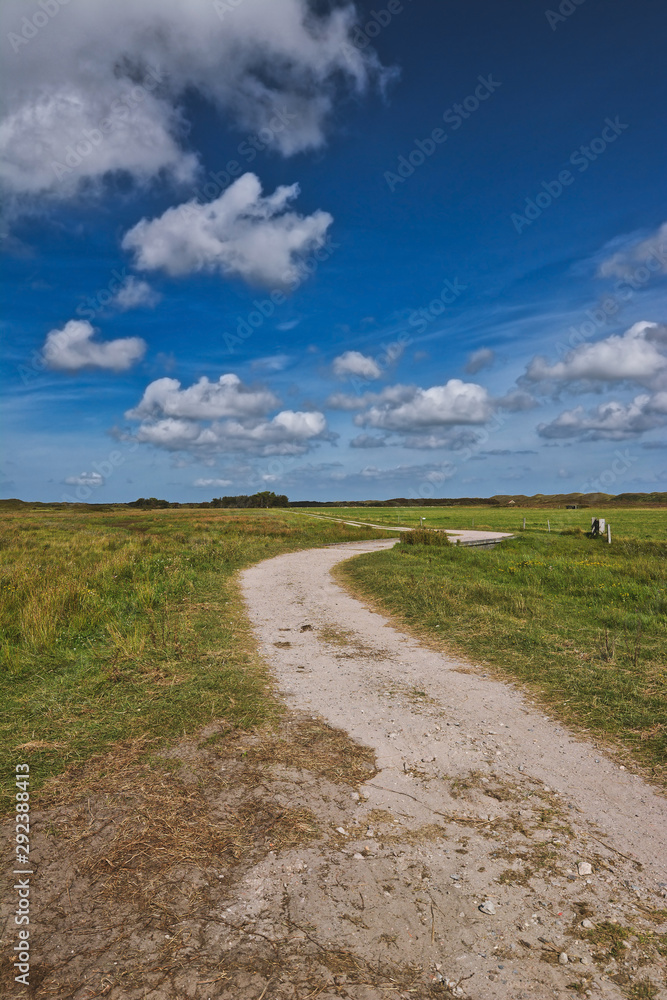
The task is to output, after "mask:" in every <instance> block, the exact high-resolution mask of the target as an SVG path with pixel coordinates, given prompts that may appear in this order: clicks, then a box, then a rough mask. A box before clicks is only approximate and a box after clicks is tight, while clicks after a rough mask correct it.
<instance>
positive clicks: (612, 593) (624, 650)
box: [339, 508, 667, 782]
mask: <svg viewBox="0 0 667 1000" xmlns="http://www.w3.org/2000/svg"><path fill="white" fill-rule="evenodd" d="M431 512H433V517H432V519H431V518H430V517H429V518H428V520H427V522H426V523H427V524H429V523H431V525H432V526H435V522H436V521H437V522H438V523H439V524H442V523H443V522H444V523H445V524H446V525H447V526H448V527H466V526H470V521H471V520H472V516H473V512H471V511H469V510H468V509H466V510H465V511H463V512H461V511H450V510H445V511H437V512H436V511H433V509H431V510H428V511H426V512H424V511H422V512H421V513H422V515H423V514H424V513H426V514H427V516H428V515H429V514H431ZM366 513H367V514H368V512H366ZM386 513H388V512H387V511H386V510H385V514H386ZM413 513H414V520H413V523H416V521H417V520H418V518H419V516H420V512H419V511H418V510H414V509H413V510H410V511H409V514H410V515H412V514H413ZM480 513H481V512H480ZM520 513H521V512H520ZM530 513H532V515H533V517H535V511H531V512H530ZM603 513H604V512H603V511H600V514H603ZM516 514H517V512H515V511H511V512H506V511H499V512H497V514H496V512H494V511H489V510H488V508H487V509H485V510H484V513H483V514H482V515H481V517H480V520H481V519H482V517H483V519H484V520H483V524H484V525H488V526H489V527H492V528H497V529H503V530H508V529H509V528H511V527H512V522H511V518H510V516H509V515H512V516H513V517H514V520H515V521H516ZM469 515H470V516H469ZM542 515H543V512H539V514H538V517H542ZM565 515H567V520H568V521H569V525H568V528H567V530H568V531H572V530H573V529H576V527H577V524H576V521H577V520H578V522H579V525H581V524H582V522H583V525H585V522H586V518H588V524H589V525H590V514H589V513H588V512H586V511H584V512H581V511H567V512H564V511H554V512H553V520H552V532H551V534H548V533H546V531H544V530H537V528H534V529H533V530H526V531H525V532H523V531H519V532H517V534H516V536H515V537H514V538H512V539H509V540H506V541H504V542H503V543H502V544H501V545H499V546H497V547H496V548H494V549H470V548H464V547H461V546H456V545H445V546H435V545H406V544H399V545H397V546H395V547H394V548H393V549H391V550H389V551H385V552H380V553H373V554H369V555H364V556H361V557H359V558H357V559H354V560H351V561H349V562H347V563H345V564H343V566H342V567H341V569H340V570H339V572H340V574H341V578H342V579H343V580H344V582H346V583H347V584H348V585H349V586H351V587H352V589H353V590H354V591H355V592H356V593H358V594H360V595H362V596H364V597H370V598H373V599H375V600H376V602H378V603H379V605H380V607H381V608H383V609H385V610H387V611H389V612H391V613H392V614H393V615H395V616H397V617H398V619H399V621H400V622H402V623H404V624H405V625H406V626H407V627H408V628H409V629H411V630H413V631H415V632H417V634H420V635H423V636H427V637H429V638H430V639H431V640H436V641H437V642H438V643H439V644H441V645H444V646H445V647H446V648H448V649H449V650H451V651H454V652H456V653H459V654H462V655H464V656H466V657H470V658H472V659H474V660H475V661H477V662H478V663H479V662H481V663H485V664H488V665H489V666H490V667H491V668H492V670H493V672H494V673H497V674H500V675H502V676H506V677H509V678H513V679H516V680H519V681H521V682H524V683H526V684H527V685H528V686H529V687H530V689H531V690H532V691H533V692H534V694H536V695H537V696H538V698H539V699H540V700H541V701H542V703H544V704H546V705H548V706H549V708H550V710H551V711H552V712H553V713H554V714H556V715H558V716H559V717H560V718H561V719H562V720H563V721H565V722H566V723H568V724H570V725H573V726H575V727H576V728H579V729H584V730H587V731H590V732H591V733H592V734H594V735H595V736H597V737H599V738H600V739H602V740H607V741H611V742H612V743H614V744H615V745H616V746H617V747H619V748H625V749H626V750H628V751H629V752H630V754H631V756H632V758H633V759H634V760H635V761H637V762H638V763H640V764H641V765H642V766H644V767H646V768H647V769H648V771H649V773H650V774H652V776H653V777H654V779H655V780H658V781H663V782H664V781H665V780H667V768H666V763H667V589H666V588H667V579H666V573H665V567H666V566H667V542H666V541H665V540H664V539H665V535H666V529H667V512H666V511H653V510H650V511H637V510H633V511H631V512H625V511H623V512H622V511H615V512H614V514H613V518H614V519H613V521H612V524H615V525H616V529H617V530H616V533H615V534H614V540H613V542H612V545H608V544H607V543H606V542H603V541H602V540H593V539H589V538H587V537H586V536H585V535H583V534H559V533H556V531H555V530H553V527H554V521H555V522H556V524H558V519H561V523H562V522H564V521H565V520H566V517H565ZM394 516H395V515H394ZM521 516H523V515H522V513H521ZM372 517H373V518H374V517H375V511H373V512H372ZM466 519H467V520H468V524H467V525H466ZM378 520H379V519H378ZM382 520H383V521H384V520H385V519H384V518H382ZM573 522H574V523H573ZM387 523H388V519H387ZM475 526H476V527H481V526H482V525H478V524H477V517H475ZM563 526H565V525H563ZM656 537H658V538H659V539H661V540H659V541H652V540H649V539H654V538H656Z"/></svg>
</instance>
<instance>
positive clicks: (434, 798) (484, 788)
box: [241, 540, 667, 1000]
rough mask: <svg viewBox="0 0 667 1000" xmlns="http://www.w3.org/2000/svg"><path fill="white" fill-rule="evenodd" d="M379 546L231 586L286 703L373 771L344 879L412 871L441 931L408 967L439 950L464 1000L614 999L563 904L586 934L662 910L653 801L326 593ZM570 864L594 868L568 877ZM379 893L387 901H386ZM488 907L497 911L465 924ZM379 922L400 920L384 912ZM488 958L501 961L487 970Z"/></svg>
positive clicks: (507, 699) (519, 710)
mask: <svg viewBox="0 0 667 1000" xmlns="http://www.w3.org/2000/svg"><path fill="white" fill-rule="evenodd" d="M394 544H395V542H394V541H393V540H377V541H375V540H374V541H365V542H363V541H362V542H352V543H345V544H342V545H336V546H327V547H326V548H322V549H309V550H306V551H302V552H296V553H293V554H289V555H282V556H278V557H276V558H273V559H270V560H267V561H265V562H262V563H259V564H257V565H255V566H253V567H251V568H249V569H247V570H245V571H244V572H243V573H242V575H241V583H242V589H243V593H244V596H245V601H246V603H247V607H248V611H249V614H250V618H251V621H252V623H253V626H254V629H255V632H256V635H257V637H258V639H259V643H260V647H261V652H262V654H263V655H264V656H265V657H266V659H267V660H268V662H269V663H270V665H271V667H272V669H273V671H274V674H275V677H276V679H277V683H278V686H279V689H280V691H281V693H282V696H283V697H284V699H285V701H286V703H287V705H288V706H289V707H291V708H293V709H297V710H301V711H306V712H308V713H312V714H316V715H320V716H322V717H324V718H325V719H326V720H327V721H328V722H329V723H330V724H331V725H333V726H337V727H340V728H342V729H344V730H346V731H347V732H348V733H349V734H350V735H351V736H352V737H353V738H354V739H356V740H358V741H360V742H362V743H364V744H365V745H367V746H371V747H373V748H374V749H375V751H376V754H377V760H378V766H379V768H380V773H379V774H378V775H377V776H376V777H375V778H373V779H372V780H371V781H370V782H367V783H366V786H365V787H364V788H363V789H362V797H361V799H360V800H359V802H358V803H356V804H355V805H354V809H355V817H356V818H355V819H354V820H353V821H351V822H352V826H353V828H354V829H355V830H356V831H357V832H356V833H355V834H354V837H352V833H350V836H351V837H352V839H351V840H350V843H349V849H348V850H347V855H349V856H350V857H351V856H352V855H353V856H354V857H355V858H357V859H358V864H359V865H362V859H366V862H364V864H365V867H364V874H363V876H362V875H361V874H360V876H359V877H360V878H365V879H370V880H371V882H372V879H373V875H372V871H373V867H372V866H373V864H375V863H379V861H380V859H382V860H383V863H385V862H386V861H387V858H389V859H390V860H391V859H392V858H393V860H392V864H394V863H395V869H396V873H397V875H396V878H397V884H398V882H400V880H401V877H402V875H401V873H404V872H405V871H406V868H407V870H408V871H409V870H410V869H411V868H413V867H414V865H423V866H424V871H428V875H424V876H423V878H424V880H425V881H424V882H423V883H419V886H422V888H421V889H420V888H419V886H418V887H417V890H415V891H417V892H418V893H421V895H420V896H418V897H417V899H420V898H422V897H423V898H425V894H426V895H429V896H430V899H431V913H434V912H436V911H434V910H433V906H434V905H435V906H436V910H437V912H439V913H441V914H448V915H449V916H448V920H449V925H450V926H449V927H448V928H447V930H446V932H443V933H444V936H443V937H441V938H438V935H437V934H436V932H435V929H434V928H435V926H436V925H435V923H434V924H433V926H432V927H431V935H430V940H429V937H428V935H424V934H422V935H421V943H420V944H417V943H416V938H417V937H419V936H418V935H416V936H415V940H412V938H413V935H412V933H409V932H408V933H409V936H410V938H411V940H412V943H411V946H410V947H411V948H412V951H409V954H411V955H412V958H413V959H415V960H417V959H419V960H420V961H422V962H423V963H424V964H425V966H428V965H429V963H431V964H432V967H433V968H435V965H434V964H433V963H435V962H436V961H437V956H438V954H440V956H441V957H442V954H443V952H444V951H446V950H447V949H446V948H445V945H444V943H443V942H445V941H446V942H449V943H450V944H451V951H452V957H451V962H452V963H454V965H455V966H456V971H457V975H458V976H459V979H460V978H461V977H462V976H468V975H469V976H471V977H472V979H471V983H470V984H467V985H466V987H465V989H466V991H467V992H466V995H470V996H472V997H475V998H477V997H480V998H486V997H494V998H505V997H506V998H507V1000H510V998H511V1000H515V998H517V997H520V996H524V995H525V996H528V995H530V996H531V997H535V996H537V997H542V996H545V997H546V996H552V995H554V992H553V991H554V990H555V991H556V994H557V995H560V992H558V991H559V990H561V989H563V988H564V986H565V985H566V984H567V983H568V982H572V981H573V979H576V978H577V976H579V977H580V978H581V977H582V976H583V977H584V979H585V978H586V976H589V977H591V979H590V982H591V984H592V988H593V990H594V991H597V992H594V995H595V996H603V997H616V998H620V997H622V996H623V995H624V994H623V992H622V990H621V989H620V987H619V986H618V985H617V984H615V983H614V982H612V981H611V979H610V978H609V977H610V976H611V975H612V972H613V971H615V969H616V966H615V964H614V962H613V961H611V959H610V961H611V965H610V966H609V968H608V969H607V973H606V974H605V973H604V972H603V971H602V970H601V969H596V967H595V965H594V955H593V954H592V950H593V948H592V945H591V944H590V943H587V942H586V941H585V936H586V933H587V932H586V931H584V930H577V932H576V934H575V937H574V942H575V943H573V939H572V937H571V936H568V931H569V930H570V928H571V927H578V925H579V923H580V919H581V912H583V911H581V910H579V911H577V909H576V905H575V904H577V901H578V902H579V903H581V901H582V900H585V901H587V903H588V904H590V913H591V914H592V915H593V922H594V923H596V922H598V921H602V920H613V921H620V922H621V923H627V922H634V924H635V925H636V926H639V925H640V924H641V920H642V916H643V914H644V913H645V912H646V908H649V909H650V908H660V907H665V906H666V905H667V904H666V902H665V898H664V897H665V896H666V895H667V801H666V799H665V798H664V797H663V796H662V795H661V794H660V793H659V792H658V791H656V790H654V789H653V788H651V787H650V786H649V785H647V784H646V783H645V782H644V781H643V780H642V779H641V778H640V777H639V776H638V775H635V774H633V773H631V772H630V771H628V770H621V769H619V765H618V764H617V763H614V762H613V761H612V760H611V759H610V758H608V757H607V756H605V755H604V754H603V753H602V752H600V751H599V750H598V749H596V748H595V746H594V745H592V744H591V743H589V742H586V741H584V740H582V739H579V738H575V737H574V736H572V735H571V734H570V733H569V732H568V731H567V730H566V729H565V728H564V727H563V726H562V725H560V724H559V723H558V722H556V721H554V720H551V719H549V718H547V717H545V715H544V712H543V711H541V710H539V708H536V707H535V706H534V705H532V704H531V703H530V701H529V700H528V699H527V697H526V696H525V695H524V694H522V693H521V692H520V691H519V690H518V689H517V688H515V687H514V686H512V684H511V683H509V682H508V683H503V682H499V681H495V680H492V679H490V678H488V677H486V676H485V675H484V673H483V668H474V667H471V665H470V664H465V663H463V662H461V661H458V660H456V659H455V658H452V657H449V656H446V655H445V654H443V653H439V652H437V651H434V650H433V649H430V648H427V647H425V646H422V645H420V644H419V643H418V642H417V641H416V640H415V639H413V638H411V637H409V636H407V635H405V634H404V633H401V632H400V631H397V630H396V629H395V628H394V627H393V626H391V625H390V624H389V622H388V621H387V619H385V618H384V617H382V616H381V615H380V614H377V613H375V612H373V611H370V610H369V609H368V608H366V607H364V606H363V604H362V603H361V602H360V601H358V600H356V599H355V598H353V597H352V596H350V595H349V594H348V593H346V592H345V591H344V590H342V589H341V588H340V587H339V586H338V585H337V584H336V583H335V582H334V580H333V578H332V576H331V573H330V571H331V569H332V568H333V567H334V566H335V565H336V564H337V563H339V562H341V561H342V560H344V559H348V558H350V557H352V556H355V555H358V554H362V553H366V552H374V551H378V550H382V549H385V548H389V547H391V546H392V545H394ZM369 809H376V810H388V811H390V812H391V813H392V814H394V815H395V816H396V817H398V822H399V826H400V830H401V831H402V834H401V835H402V836H404V838H405V842H404V843H403V844H401V845H400V847H396V843H397V841H396V839H395V838H394V839H393V840H391V843H393V844H394V847H393V848H392V849H391V850H389V849H388V848H387V843H386V842H385V843H383V842H382V836H385V840H386V830H385V834H384V835H381V834H380V833H378V831H376V830H373V829H371V830H370V832H369V831H368V830H367V826H368V825H369V821H368V820H367V818H366V817H367V814H368V810H369ZM373 815H380V814H379V813H378V814H373ZM445 817H446V819H445ZM443 821H444V825H445V826H446V828H447V837H446V839H445V840H437V834H436V832H435V830H436V828H435V827H434V826H433V824H436V825H437V824H440V825H442V824H443ZM355 823H356V824H357V825H358V824H361V825H360V826H358V829H357V827H355V826H354V824H355ZM429 824H430V826H428V825H429ZM370 825H371V826H374V825H375V823H374V822H373V821H370ZM431 828H432V835H433V837H436V839H435V841H433V840H431V841H428V840H427V841H426V842H425V844H422V845H421V846H420V843H421V842H420V840H419V836H421V834H419V835H418V833H415V830H417V831H419V830H420V829H424V830H425V829H431ZM392 829H393V828H392ZM349 832H350V831H348V833H349ZM355 838H356V839H355ZM415 838H416V839H415ZM390 839H391V838H390ZM459 845H461V846H459ZM343 850H344V852H345V849H343ZM387 850H389V853H387ZM499 850H500V854H499V853H498V852H499ZM503 851H504V857H503ZM545 857H546V858H547V860H546V861H545ZM580 862H585V863H588V864H590V865H591V868H592V871H590V872H588V870H587V869H582V874H579V869H578V864H579V863H580ZM533 868H534V869H535V874H533V875H530V870H531V869H533ZM507 871H510V872H512V871H515V872H516V876H517V877H516V880H514V879H513V877H512V875H511V874H510V875H509V876H508V875H507ZM527 871H528V875H527V874H526V873H527ZM503 872H505V875H503ZM378 877H379V876H378ZM384 877H386V874H385V876H384ZM498 879H500V881H498ZM404 881H405V880H404ZM365 884H366V883H365ZM369 884H370V883H369ZM368 891H369V892H370V889H369V890H368ZM396 891H398V890H396ZM402 891H403V892H404V893H408V889H407V888H404V889H403V890H402ZM410 892H412V895H411V896H410V899H409V900H408V899H407V896H406V898H405V899H404V912H403V911H401V912H402V913H403V916H404V919H405V921H406V926H409V925H410V918H409V914H410V913H413V912H418V913H421V911H420V910H419V906H418V903H416V902H415V901H414V898H415V897H414V891H413V890H412V889H410ZM438 893H439V894H440V895H438ZM384 894H385V896H389V895H391V899H392V901H393V900H394V898H396V899H398V897H394V890H392V892H391V894H390V893H389V892H388V891H387V892H385V893H384ZM408 894H409V893H408ZM487 897H489V898H491V900H492V902H493V904H494V906H495V907H496V913H495V915H491V914H486V915H485V914H483V913H482V912H479V910H478V906H479V905H480V904H483V902H484V900H485V899H486V898H487ZM387 905H389V904H387ZM392 905H393V903H392ZM397 905H398V904H397ZM415 906H416V907H417V910H416V911H415V910H414V907H415ZM410 907H412V908H413V909H412V910H411V909H410ZM452 907H453V908H454V909H456V908H460V909H461V913H460V914H459V913H458V909H456V913H455V912H454V910H453V909H452ZM578 912H579V916H577V913H578ZM311 917H312V922H313V923H315V924H316V923H317V918H316V915H313V914H311ZM304 919H305V918H304ZM323 919H325V918H323ZM384 919H385V918H384V917H383V916H382V914H381V913H380V914H378V915H376V917H375V918H374V920H371V918H370V917H367V916H366V915H365V916H364V920H365V926H366V925H367V926H366V930H358V931H357V932H355V934H356V936H355V941H356V943H357V945H358V946H359V947H360V948H362V949H363V948H364V947H365V948H366V949H367V950H368V951H369V953H372V952H373V949H374V948H375V945H376V944H377V942H378V941H379V940H380V939H382V932H381V928H382V926H383V920H384ZM386 919H387V920H389V919H390V917H389V915H387V917H386ZM415 919H416V917H415ZM420 919H421V918H420ZM326 920H330V915H329V916H328V917H326ZM429 920H430V918H429ZM391 921H394V923H395V922H396V921H399V922H400V920H399V918H398V917H396V916H395V914H394V913H393V911H392V915H391ZM445 922H447V921H445ZM422 923H423V921H422ZM392 926H393V925H392ZM416 926H419V925H416ZM648 926H653V925H650V924H647V927H648ZM517 928H518V929H517ZM662 929H663V930H664V929H665V928H664V927H663V928H662ZM540 932H541V933H540ZM322 933H324V930H323V931H322ZM387 933H388V932H387ZM531 935H532V937H531ZM399 937H400V935H399ZM494 941H495V942H496V944H495V945H494ZM438 942H440V944H438ZM522 942H523V943H522ZM545 942H546V943H545ZM501 945H502V947H503V949H505V950H504V951H502V952H501V956H502V955H505V956H506V959H505V961H504V962H503V961H501V962H498V960H497V955H495V956H494V948H495V949H496V950H497V949H498V948H499V947H500V946H501ZM378 947H379V945H378ZM395 947H396V948H398V947H399V945H398V944H396V945H395ZM438 948H439V950H438ZM530 948H533V949H536V950H535V951H530V950H528V949H530ZM540 949H542V957H543V956H544V954H547V957H548V954H550V952H549V951H548V949H551V950H552V952H553V953H554V954H555V953H556V952H560V951H561V949H562V951H567V952H568V953H569V957H570V964H569V967H567V968H562V967H560V966H559V965H558V963H557V962H556V964H555V965H554V964H551V963H549V962H547V963H546V964H545V962H544V961H542V962H540V961H538V958H539V957H540ZM545 949H546V951H545ZM554 949H555V950H556V951H555V952H554V951H553V950H554ZM398 954H399V953H398V952H397V955H398ZM631 954H632V953H631V951H628V952H627V955H628V956H630V955H631ZM401 955H402V953H401ZM508 956H509V957H508ZM552 957H553V956H552ZM637 961H638V962H639V959H638V960H637ZM572 962H576V963H577V969H576V970H574V969H573V968H572ZM619 962H620V960H619ZM626 965H628V966H631V962H630V961H628V962H626ZM637 967H638V968H639V965H638V966H637ZM510 969H511V973H510ZM647 969H648V972H649V973H650V972H651V971H652V966H650V964H649V965H645V966H644V971H646V970H647ZM575 972H576V975H575ZM435 974H436V973H434V975H435ZM437 974H439V973H437ZM459 974H460V975H459ZM637 975H639V973H637ZM662 975H664V970H663V973H662ZM586 982H588V980H586ZM473 983H474V985H475V990H473V989H472V984H473ZM539 983H542V984H543V985H542V986H539V985H536V984H539ZM522 990H526V991H528V992H526V993H525V994H524V993H523V992H522ZM540 990H542V991H543V992H540ZM659 995H662V994H659Z"/></svg>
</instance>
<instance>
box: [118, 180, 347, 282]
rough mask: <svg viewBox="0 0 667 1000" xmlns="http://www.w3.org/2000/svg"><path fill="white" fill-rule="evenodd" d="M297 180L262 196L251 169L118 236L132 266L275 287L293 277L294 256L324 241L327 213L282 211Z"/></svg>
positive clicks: (298, 257)
mask: <svg viewBox="0 0 667 1000" xmlns="http://www.w3.org/2000/svg"><path fill="white" fill-rule="evenodd" d="M298 194H299V186H298V184H292V185H291V186H289V187H287V186H282V187H279V188H277V189H276V191H275V192H274V193H273V194H272V195H268V196H266V197H264V196H263V195H262V186H261V184H260V182H259V179H258V178H257V177H256V176H255V174H251V173H247V174H244V175H243V176H242V177H239V179H238V180H237V181H235V182H234V183H233V184H232V185H231V186H230V187H228V188H227V189H226V190H225V191H223V193H222V194H221V195H220V196H219V198H217V199H216V200H215V201H212V202H208V203H207V204H199V203H198V202H197V201H194V200H193V201H189V202H186V203H185V204H183V205H179V206H177V207H175V208H168V209H167V211H166V212H165V213H164V214H163V215H161V216H160V217H159V218H157V219H152V220H150V221H149V220H148V219H142V220H141V222H138V223H137V225H136V226H134V227H133V228H132V229H130V230H129V232H127V233H126V234H125V237H124V239H123V248H124V249H125V250H131V251H134V253H135V264H136V267H138V268H139V269H140V270H144V271H148V270H150V271H155V270H163V271H166V272H167V274H170V275H173V276H176V275H185V274H192V273H193V272H197V271H207V272H213V271H218V272H219V273H220V274H222V275H224V276H226V277H240V278H243V279H244V280H245V281H247V282H250V283H251V284H256V285H265V286H269V287H270V286H273V287H276V288H282V287H286V286H289V285H290V284H293V283H294V282H295V281H297V282H298V281H299V279H300V276H301V272H300V270H299V262H300V260H301V259H302V258H303V257H305V256H306V254H308V253H310V252H311V251H313V250H317V249H318V248H320V247H321V246H322V245H323V244H324V241H325V237H326V231H327V229H328V228H329V226H330V225H331V223H332V222H333V218H332V216H331V215H329V213H328V212H322V211H316V212H313V214H312V215H309V216H302V215H298V214H297V213H296V212H293V211H288V206H289V204H290V202H292V201H293V200H294V198H296V197H297V195H298Z"/></svg>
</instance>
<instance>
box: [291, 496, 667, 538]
mask: <svg viewBox="0 0 667 1000" xmlns="http://www.w3.org/2000/svg"><path fill="white" fill-rule="evenodd" d="M304 509H305V508H304ZM311 513H317V514H318V515H319V516H320V517H330V518H335V517H338V518H345V519H348V520H352V521H361V522H362V523H364V524H386V525H387V527H396V526H397V525H400V526H403V527H411V528H415V527H418V526H419V523H420V518H424V519H425V520H424V527H425V528H451V529H452V530H457V529H458V530H465V529H468V528H475V529H476V530H480V531H522V530H523V521H524V518H525V520H526V531H527V532H535V533H539V534H545V533H548V529H549V524H550V526H551V531H552V532H559V531H564V530H566V529H568V528H573V529H576V528H581V529H582V531H588V530H589V529H590V526H591V517H592V516H595V517H604V518H606V519H607V520H608V521H610V522H611V526H612V536H613V538H614V540H615V539H616V538H617V537H618V538H638V539H643V540H645V541H662V542H667V510H664V509H662V510H661V509H654V508H650V509H645V510H641V509H638V508H636V507H634V508H631V507H628V508H617V507H605V505H604V504H600V505H599V506H597V507H595V509H593V508H591V509H590V510H565V509H564V508H563V507H558V508H554V509H549V508H542V509H536V508H535V507H525V508H523V507H338V508H322V507H317V508H312V510H311ZM547 522H549V524H548V523H547Z"/></svg>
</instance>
